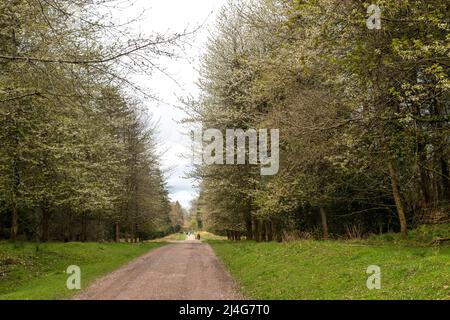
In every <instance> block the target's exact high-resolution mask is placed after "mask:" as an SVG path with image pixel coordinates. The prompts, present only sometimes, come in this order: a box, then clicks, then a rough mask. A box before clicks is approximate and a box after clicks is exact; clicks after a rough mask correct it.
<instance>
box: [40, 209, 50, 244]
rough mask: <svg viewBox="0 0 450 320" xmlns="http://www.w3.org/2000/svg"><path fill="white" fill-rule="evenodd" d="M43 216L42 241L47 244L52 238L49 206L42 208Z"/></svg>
mask: <svg viewBox="0 0 450 320" xmlns="http://www.w3.org/2000/svg"><path fill="white" fill-rule="evenodd" d="M41 211H42V216H41V227H42V234H41V241H42V242H47V241H48V240H49V238H50V210H49V209H48V207H47V206H42V208H41Z"/></svg>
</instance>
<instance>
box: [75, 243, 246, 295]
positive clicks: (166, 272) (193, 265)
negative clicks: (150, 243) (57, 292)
mask: <svg viewBox="0 0 450 320" xmlns="http://www.w3.org/2000/svg"><path fill="white" fill-rule="evenodd" d="M75 299H92V300H105V299H108V300H114V299H120V300H127V299H137V300H147V299H149V300H153V299H154V300H159V299H167V300H174V299H180V300H190V299H192V300H194V299H198V300H213V299H217V300H228V299H242V296H241V295H240V294H239V293H237V291H236V290H235V285H234V281H233V280H232V278H231V277H230V275H229V274H228V272H227V270H226V269H225V268H224V267H223V265H222V263H221V262H220V261H219V260H218V259H217V257H216V256H215V254H214V252H213V250H212V249H211V247H210V246H209V245H207V244H204V243H201V242H200V241H197V240H186V241H180V242H177V243H173V244H169V245H166V246H163V247H161V248H157V249H155V250H152V251H150V252H149V253H147V254H145V255H143V256H141V257H139V258H138V259H136V260H134V261H132V262H130V263H129V264H127V265H126V266H124V267H122V268H120V269H118V270H116V271H114V272H112V273H110V274H109V275H107V276H105V277H104V278H101V279H99V280H97V281H96V282H95V283H94V284H92V285H91V286H90V287H89V288H87V289H86V290H85V291H84V292H82V293H81V294H79V295H78V296H76V297H75Z"/></svg>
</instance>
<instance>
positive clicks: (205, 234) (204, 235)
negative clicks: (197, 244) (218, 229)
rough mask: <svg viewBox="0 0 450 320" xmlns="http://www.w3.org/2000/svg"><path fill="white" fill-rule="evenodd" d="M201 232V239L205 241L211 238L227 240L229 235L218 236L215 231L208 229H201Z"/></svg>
mask: <svg viewBox="0 0 450 320" xmlns="http://www.w3.org/2000/svg"><path fill="white" fill-rule="evenodd" d="M199 233H200V239H201V240H205V241H209V240H222V241H223V240H227V237H223V236H218V235H216V234H214V233H210V232H207V231H199Z"/></svg>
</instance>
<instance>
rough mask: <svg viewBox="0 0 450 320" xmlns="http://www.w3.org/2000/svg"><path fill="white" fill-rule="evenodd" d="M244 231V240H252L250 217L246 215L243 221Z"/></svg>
mask: <svg viewBox="0 0 450 320" xmlns="http://www.w3.org/2000/svg"><path fill="white" fill-rule="evenodd" d="M245 229H246V238H247V240H252V239H253V226H252V216H251V214H248V215H247V216H246V219H245Z"/></svg>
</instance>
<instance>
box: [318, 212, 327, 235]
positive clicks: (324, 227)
mask: <svg viewBox="0 0 450 320" xmlns="http://www.w3.org/2000/svg"><path fill="white" fill-rule="evenodd" d="M320 219H321V220H322V233H323V239H324V240H327V239H328V222H327V212H326V211H325V208H324V207H320Z"/></svg>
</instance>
